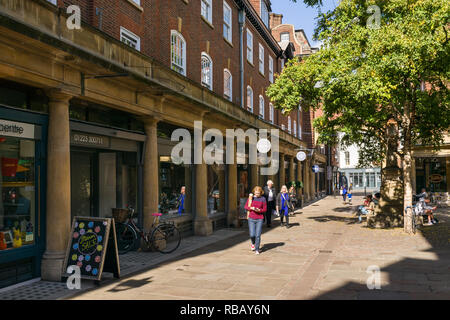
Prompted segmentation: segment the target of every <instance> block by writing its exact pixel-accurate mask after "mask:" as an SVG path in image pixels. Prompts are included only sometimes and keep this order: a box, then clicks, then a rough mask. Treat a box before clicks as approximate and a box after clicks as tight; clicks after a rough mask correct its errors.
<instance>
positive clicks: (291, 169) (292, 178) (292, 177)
mask: <svg viewBox="0 0 450 320" xmlns="http://www.w3.org/2000/svg"><path fill="white" fill-rule="evenodd" d="M289 181H295V170H294V157H289Z"/></svg>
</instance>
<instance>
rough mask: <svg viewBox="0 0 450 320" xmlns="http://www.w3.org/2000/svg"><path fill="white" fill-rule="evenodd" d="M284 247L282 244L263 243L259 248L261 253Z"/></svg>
mask: <svg viewBox="0 0 450 320" xmlns="http://www.w3.org/2000/svg"><path fill="white" fill-rule="evenodd" d="M281 246H284V242H275V243H265V244H263V246H262V247H261V250H260V251H261V252H265V251H269V250H270V249H274V248H277V247H281Z"/></svg>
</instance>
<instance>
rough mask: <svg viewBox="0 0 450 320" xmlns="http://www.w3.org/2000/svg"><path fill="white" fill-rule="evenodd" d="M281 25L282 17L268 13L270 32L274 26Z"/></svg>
mask: <svg viewBox="0 0 450 320" xmlns="http://www.w3.org/2000/svg"><path fill="white" fill-rule="evenodd" d="M280 24H283V15H282V14H277V13H270V19H269V26H270V29H271V30H272V29H273V28H275V27H276V26H279V25H280Z"/></svg>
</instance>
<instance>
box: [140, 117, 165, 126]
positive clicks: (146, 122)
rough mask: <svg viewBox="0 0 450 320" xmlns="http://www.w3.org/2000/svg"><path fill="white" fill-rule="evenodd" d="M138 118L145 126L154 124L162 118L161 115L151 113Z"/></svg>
mask: <svg viewBox="0 0 450 320" xmlns="http://www.w3.org/2000/svg"><path fill="white" fill-rule="evenodd" d="M138 120H139V121H142V122H143V123H144V125H145V126H147V125H149V126H154V125H156V124H157V123H158V122H160V121H161V120H162V117H161V116H153V115H152V116H144V117H139V118H138Z"/></svg>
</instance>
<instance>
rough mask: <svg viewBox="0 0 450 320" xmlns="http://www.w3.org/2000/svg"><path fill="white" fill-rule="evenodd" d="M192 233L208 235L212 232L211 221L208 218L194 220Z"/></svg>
mask: <svg viewBox="0 0 450 320" xmlns="http://www.w3.org/2000/svg"><path fill="white" fill-rule="evenodd" d="M194 234H195V235H196V236H209V235H212V234H213V226H212V221H211V220H209V219H204V220H203V219H202V220H195V221H194Z"/></svg>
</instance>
